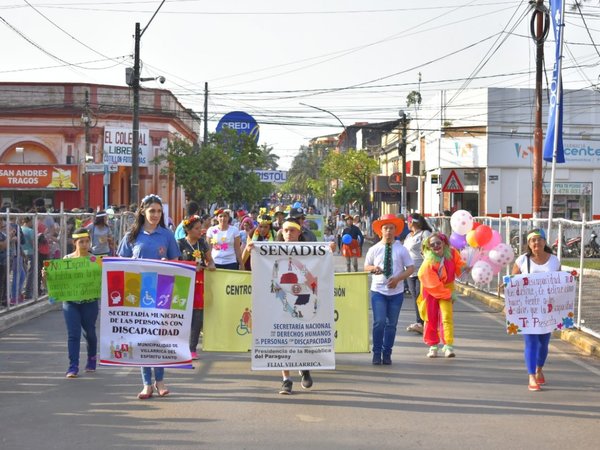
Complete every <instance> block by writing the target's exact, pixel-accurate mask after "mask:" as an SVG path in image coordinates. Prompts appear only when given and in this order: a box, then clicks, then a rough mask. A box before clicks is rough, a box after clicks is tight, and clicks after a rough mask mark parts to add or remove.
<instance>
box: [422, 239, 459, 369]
mask: <svg viewBox="0 0 600 450" xmlns="http://www.w3.org/2000/svg"><path fill="white" fill-rule="evenodd" d="M464 264H465V263H464V261H463V260H462V259H461V257H460V254H459V252H458V250H456V249H454V248H452V247H451V246H450V243H449V241H448V238H447V237H446V235H445V234H442V233H433V234H431V235H430V236H429V237H427V238H426V239H425V240H424V241H423V264H422V265H421V268H420V269H419V281H420V282H421V294H420V296H419V298H418V299H417V304H418V306H419V313H420V315H421V318H422V319H423V320H424V321H425V325H424V330H423V341H424V342H425V343H426V344H427V345H428V346H429V352H428V353H427V357H429V358H435V357H437V356H438V350H439V349H438V344H439V343H440V342H441V343H442V344H444V347H443V348H442V351H443V352H444V356H445V357H446V358H452V357H454V356H455V353H454V320H453V314H452V304H453V303H454V301H455V296H456V294H455V292H454V280H455V278H457V277H459V276H460V275H461V273H462V268H463V266H464Z"/></svg>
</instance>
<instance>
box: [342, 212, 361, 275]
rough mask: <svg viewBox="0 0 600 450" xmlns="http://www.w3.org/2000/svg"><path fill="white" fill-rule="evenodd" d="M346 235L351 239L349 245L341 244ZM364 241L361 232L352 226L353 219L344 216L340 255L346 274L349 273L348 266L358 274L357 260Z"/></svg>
mask: <svg viewBox="0 0 600 450" xmlns="http://www.w3.org/2000/svg"><path fill="white" fill-rule="evenodd" d="M346 235H348V236H350V237H351V238H352V240H351V241H350V242H349V243H346V242H343V240H344V236H346ZM364 240H365V238H364V236H363V234H362V231H360V228H358V227H357V226H356V225H355V224H354V218H353V217H352V216H351V215H348V216H346V227H345V228H344V229H343V230H342V255H343V256H344V258H346V269H347V271H348V272H351V269H350V265H352V267H354V271H355V272H358V258H360V257H361V256H362V252H361V247H362V243H363V241H364Z"/></svg>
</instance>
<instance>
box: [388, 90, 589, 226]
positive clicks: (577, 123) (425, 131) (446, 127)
mask: <svg viewBox="0 0 600 450" xmlns="http://www.w3.org/2000/svg"><path fill="white" fill-rule="evenodd" d="M534 95H535V92H534V90H532V89H512V88H485V89H474V90H465V91H463V92H461V93H460V94H458V95H456V97H454V96H455V92H450V91H443V92H441V93H440V94H439V95H438V96H437V98H435V99H433V101H431V102H429V103H428V106H426V105H424V106H423V109H422V112H421V113H420V115H422V116H423V117H426V116H427V117H431V119H428V120H420V121H419V123H418V124H417V123H416V120H415V119H413V120H411V123H410V127H409V130H408V132H407V141H408V143H407V148H408V149H410V148H411V147H413V146H416V148H417V151H410V150H409V151H407V153H406V158H407V161H409V162H410V161H411V160H421V161H422V163H421V167H420V175H419V183H418V189H417V191H418V192H417V193H415V194H411V193H410V191H409V193H408V202H407V205H408V208H407V209H408V210H409V211H418V212H423V213H424V214H426V215H437V214H440V213H441V212H442V211H445V210H449V211H453V210H456V209H467V210H470V211H471V212H472V213H473V214H474V215H490V216H496V215H498V214H500V213H501V214H503V215H506V214H510V215H519V214H523V215H524V216H525V217H531V215H532V197H533V158H532V153H533V129H534V123H535V97H534ZM546 98H547V97H546V94H545V93H544V100H546ZM563 105H564V119H563V124H564V125H563V141H564V148H565V159H566V163H564V164H557V166H556V167H557V170H556V174H555V192H554V213H553V215H554V217H564V218H568V219H574V220H577V219H580V218H581V215H582V214H585V216H586V218H587V219H588V220H590V219H595V220H597V219H600V132H599V131H598V130H599V127H600V93H599V92H597V91H594V90H567V91H565V92H564V100H563ZM547 115H548V106H547V103H545V104H544V105H543V115H542V118H543V130H544V135H545V131H546V120H547ZM417 127H418V129H419V132H418V133H417ZM398 136H399V131H398V130H394V132H392V133H390V136H388V139H390V138H391V139H392V140H394V139H395V140H396V143H397V140H398ZM385 139H386V138H385V137H384V139H383V140H382V147H383V152H382V154H381V155H380V162H381V165H382V174H384V175H389V171H390V170H391V166H390V164H394V162H395V164H396V166H395V167H398V169H399V170H400V171H401V172H403V171H402V170H401V169H400V167H399V166H398V162H397V161H398V159H399V156H394V155H397V154H398V151H397V150H396V149H395V148H394V145H393V143H392V144H391V145H390V144H389V143H388V142H387V141H386V140H385ZM396 147H397V145H396ZM386 149H389V151H386ZM407 165H408V164H407ZM400 166H401V164H400ZM542 174H543V186H544V187H543V194H542V216H544V215H547V212H548V203H549V194H550V193H549V189H550V175H551V163H547V162H543V169H542ZM455 176H456V177H455ZM450 178H452V179H450ZM461 185H462V189H461ZM444 187H446V188H450V190H452V189H451V188H455V190H457V191H460V190H462V192H443V188H444ZM396 208H397V207H396V206H395V205H388V208H387V210H388V211H390V212H395V211H397V209H396ZM382 212H386V207H385V205H384V206H382Z"/></svg>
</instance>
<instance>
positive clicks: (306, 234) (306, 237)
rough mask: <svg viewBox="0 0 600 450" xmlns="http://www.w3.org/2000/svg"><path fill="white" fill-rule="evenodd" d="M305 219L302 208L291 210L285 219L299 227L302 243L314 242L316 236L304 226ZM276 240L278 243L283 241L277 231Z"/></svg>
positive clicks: (280, 231) (281, 235) (280, 232)
mask: <svg viewBox="0 0 600 450" xmlns="http://www.w3.org/2000/svg"><path fill="white" fill-rule="evenodd" d="M305 219H306V213H305V212H304V208H302V207H296V208H291V209H290V212H289V213H288V215H287V217H286V218H285V220H286V222H287V221H288V220H292V221H294V222H296V223H298V224H299V225H300V231H301V235H302V240H303V241H305V242H316V241H317V236H315V233H313V232H312V231H311V230H309V229H308V228H306V227H305V226H304V221H305ZM277 240H279V241H281V240H283V233H282V230H279V231H278V232H277Z"/></svg>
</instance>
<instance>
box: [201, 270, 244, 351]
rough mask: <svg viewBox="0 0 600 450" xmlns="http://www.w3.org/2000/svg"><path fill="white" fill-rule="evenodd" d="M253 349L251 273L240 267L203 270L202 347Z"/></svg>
mask: <svg viewBox="0 0 600 450" xmlns="http://www.w3.org/2000/svg"><path fill="white" fill-rule="evenodd" d="M251 348H252V276H251V274H250V272H245V271H239V270H223V269H217V270H215V271H210V270H206V271H205V272H204V330H203V337H202V350H204V351H208V352H249V351H250V349H251Z"/></svg>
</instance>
